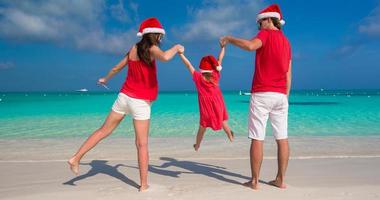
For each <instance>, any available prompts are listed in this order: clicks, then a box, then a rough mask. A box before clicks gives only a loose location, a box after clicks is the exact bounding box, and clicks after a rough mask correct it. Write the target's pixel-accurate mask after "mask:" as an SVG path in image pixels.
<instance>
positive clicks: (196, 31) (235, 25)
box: [173, 0, 264, 41]
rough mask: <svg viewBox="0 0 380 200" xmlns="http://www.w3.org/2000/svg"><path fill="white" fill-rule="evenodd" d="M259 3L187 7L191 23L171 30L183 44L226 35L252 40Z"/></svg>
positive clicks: (239, 0) (215, 0)
mask: <svg viewBox="0 0 380 200" xmlns="http://www.w3.org/2000/svg"><path fill="white" fill-rule="evenodd" d="M263 7H264V5H263V3H262V1H261V0H236V1H226V0H205V1H204V2H203V4H202V8H189V11H188V12H189V16H194V17H193V18H192V19H191V21H190V22H188V23H187V24H185V25H183V26H182V27H180V28H178V29H176V30H174V31H173V32H174V34H175V35H176V36H177V37H179V38H180V39H182V40H185V41H205V40H213V39H216V38H218V37H220V36H223V35H226V34H233V35H238V36H242V37H251V36H252V34H253V33H254V32H255V30H257V25H256V15H257V13H258V12H259V10H261V9H262V8H263Z"/></svg>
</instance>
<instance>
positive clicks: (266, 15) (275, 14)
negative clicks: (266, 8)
mask: <svg viewBox="0 0 380 200" xmlns="http://www.w3.org/2000/svg"><path fill="white" fill-rule="evenodd" d="M269 17H275V18H277V19H281V15H280V13H278V12H265V13H261V14H258V15H257V18H256V22H259V20H260V19H264V18H269Z"/></svg>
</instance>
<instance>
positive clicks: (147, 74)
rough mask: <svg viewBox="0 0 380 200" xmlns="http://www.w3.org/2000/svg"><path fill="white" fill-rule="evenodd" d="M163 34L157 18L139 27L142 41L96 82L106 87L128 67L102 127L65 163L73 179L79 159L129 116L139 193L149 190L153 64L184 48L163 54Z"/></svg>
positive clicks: (176, 47) (154, 95)
mask: <svg viewBox="0 0 380 200" xmlns="http://www.w3.org/2000/svg"><path fill="white" fill-rule="evenodd" d="M164 34H165V30H164V29H163V28H162V26H161V24H160V22H159V21H158V20H157V19H156V18H149V19H146V20H145V21H144V22H142V24H141V25H140V29H139V33H138V34H137V35H138V36H141V37H142V39H141V40H140V41H139V42H138V43H136V45H134V46H133V47H132V48H131V49H130V51H129V52H128V53H127V55H126V56H125V57H124V58H123V59H122V60H121V61H120V62H119V64H117V65H116V66H115V67H113V68H112V69H111V71H110V72H109V73H108V75H107V76H105V77H103V78H100V79H99V80H98V83H99V84H106V83H107V81H108V80H109V79H110V78H111V77H112V76H113V75H115V74H116V73H118V72H120V71H121V70H122V69H123V68H124V67H125V66H127V65H128V74H127V77H126V80H125V82H124V84H123V86H122V88H121V90H120V93H119V95H118V98H117V99H116V101H115V103H114V105H113V106H112V111H111V112H110V113H109V115H108V117H107V118H106V120H105V122H104V124H103V125H102V126H101V127H100V128H99V129H98V130H96V131H95V132H93V133H92V135H91V136H90V137H88V139H87V140H86V141H85V142H84V143H83V145H82V146H81V147H80V148H79V150H78V151H77V152H76V153H75V154H74V156H73V157H71V158H70V159H69V161H68V163H69V165H70V169H71V170H72V171H73V172H74V173H75V174H76V175H78V173H79V163H80V160H81V158H82V157H83V156H84V155H85V154H86V153H87V152H88V151H89V150H91V149H92V148H93V147H94V146H95V145H96V144H97V143H98V142H99V141H101V140H102V139H104V138H105V137H107V136H108V135H110V134H111V133H112V131H113V130H114V129H115V128H116V127H117V126H118V125H119V123H120V122H121V121H122V120H123V118H124V116H125V115H126V114H131V116H132V118H133V125H134V128H135V143H136V148H137V154H138V155H137V156H138V164H139V171H140V188H139V191H144V190H146V189H148V187H149V186H148V180H147V175H148V161H149V154H148V132H149V122H150V106H151V102H152V101H154V100H155V99H156V98H157V94H158V83H157V71H156V62H155V60H156V59H158V60H160V61H164V62H166V61H169V60H171V59H172V58H173V57H174V56H175V54H176V53H177V52H178V51H179V50H181V51H183V50H184V47H183V46H181V45H178V44H177V45H174V46H173V47H172V48H170V49H169V50H167V51H162V50H161V49H160V48H159V45H160V42H161V38H162V36H163V35H164Z"/></svg>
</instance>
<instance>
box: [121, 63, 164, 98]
mask: <svg viewBox="0 0 380 200" xmlns="http://www.w3.org/2000/svg"><path fill="white" fill-rule="evenodd" d="M120 92H122V93H124V94H126V95H128V96H130V97H132V98H136V99H144V100H148V101H153V100H156V98H157V94H158V83H157V69H156V62H155V61H153V62H152V66H149V65H147V64H145V63H144V62H143V61H141V60H131V59H128V74H127V78H126V79H125V82H124V84H123V87H122V88H121V90H120Z"/></svg>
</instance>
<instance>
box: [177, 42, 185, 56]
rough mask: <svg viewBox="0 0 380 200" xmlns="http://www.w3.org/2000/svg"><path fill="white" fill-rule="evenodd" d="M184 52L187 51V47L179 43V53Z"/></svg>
mask: <svg viewBox="0 0 380 200" xmlns="http://www.w3.org/2000/svg"><path fill="white" fill-rule="evenodd" d="M184 52H185V47H184V46H182V45H180V44H177V53H178V54H183V53H184Z"/></svg>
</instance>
